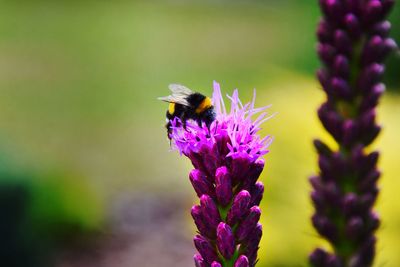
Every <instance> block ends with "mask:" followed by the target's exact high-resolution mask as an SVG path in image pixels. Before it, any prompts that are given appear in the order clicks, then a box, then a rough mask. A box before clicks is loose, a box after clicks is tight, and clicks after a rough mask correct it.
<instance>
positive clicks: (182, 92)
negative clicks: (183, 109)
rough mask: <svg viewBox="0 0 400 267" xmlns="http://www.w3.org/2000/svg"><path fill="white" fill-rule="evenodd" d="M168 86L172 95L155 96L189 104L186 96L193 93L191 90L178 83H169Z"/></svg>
mask: <svg viewBox="0 0 400 267" xmlns="http://www.w3.org/2000/svg"><path fill="white" fill-rule="evenodd" d="M168 88H169V89H170V90H171V92H172V95H169V96H163V97H159V98H157V99H158V100H161V101H165V102H169V103H178V104H181V105H184V106H190V104H189V102H188V101H187V97H188V96H190V95H191V94H193V92H192V90H190V89H189V88H187V87H186V86H183V85H180V84H170V85H169V86H168Z"/></svg>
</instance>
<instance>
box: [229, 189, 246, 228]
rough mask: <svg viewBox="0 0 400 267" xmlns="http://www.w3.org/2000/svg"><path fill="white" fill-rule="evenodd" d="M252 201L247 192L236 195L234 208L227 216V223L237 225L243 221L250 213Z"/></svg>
mask: <svg viewBox="0 0 400 267" xmlns="http://www.w3.org/2000/svg"><path fill="white" fill-rule="evenodd" d="M250 200H251V196H250V194H249V192H248V191H246V190H242V191H240V192H239V193H238V194H237V195H236V197H235V199H234V200H233V204H232V207H231V208H230V210H229V211H228V215H227V222H228V224H229V225H231V226H233V225H235V224H236V223H237V221H238V220H240V219H242V217H243V216H244V215H245V214H246V213H247V212H248V207H249V204H250Z"/></svg>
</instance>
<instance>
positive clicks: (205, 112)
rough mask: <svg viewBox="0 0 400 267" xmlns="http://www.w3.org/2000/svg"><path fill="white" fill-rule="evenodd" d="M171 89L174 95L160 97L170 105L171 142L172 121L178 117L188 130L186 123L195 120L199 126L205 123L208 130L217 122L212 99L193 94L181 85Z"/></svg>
mask: <svg viewBox="0 0 400 267" xmlns="http://www.w3.org/2000/svg"><path fill="white" fill-rule="evenodd" d="M169 89H170V90H171V92H172V95H169V96H164V97H159V98H158V100H162V101H165V102H168V103H169V107H168V110H167V115H166V116H167V124H166V125H165V127H166V128H167V134H168V138H169V139H170V140H171V132H172V128H171V126H172V124H171V121H172V120H173V119H174V118H176V117H178V118H179V119H180V120H181V122H182V126H183V128H185V129H186V121H187V120H194V121H196V122H197V124H198V125H199V126H201V125H202V123H203V122H204V123H205V125H206V126H207V128H208V129H210V125H211V123H212V122H213V121H214V120H215V116H216V115H215V111H214V106H213V105H212V101H211V98H209V97H208V96H205V95H202V94H200V93H197V92H193V91H192V90H190V89H189V88H187V87H185V86H183V85H180V84H170V85H169Z"/></svg>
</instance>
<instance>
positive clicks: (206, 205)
mask: <svg viewBox="0 0 400 267" xmlns="http://www.w3.org/2000/svg"><path fill="white" fill-rule="evenodd" d="M200 207H201V211H202V214H203V218H204V221H205V222H206V224H208V225H210V226H211V227H213V228H214V229H216V228H217V226H218V224H219V222H220V221H221V217H220V215H219V211H218V208H217V205H215V203H214V201H213V200H212V198H211V197H210V196H208V195H202V196H201V197H200Z"/></svg>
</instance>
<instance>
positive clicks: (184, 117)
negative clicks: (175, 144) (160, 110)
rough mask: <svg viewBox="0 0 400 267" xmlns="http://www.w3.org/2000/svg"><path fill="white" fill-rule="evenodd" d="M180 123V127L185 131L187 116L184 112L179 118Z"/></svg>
mask: <svg viewBox="0 0 400 267" xmlns="http://www.w3.org/2000/svg"><path fill="white" fill-rule="evenodd" d="M180 119H181V121H182V126H183V129H185V131H186V130H187V129H186V121H187V114H186V112H183V113H182V116H181V118H180Z"/></svg>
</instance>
